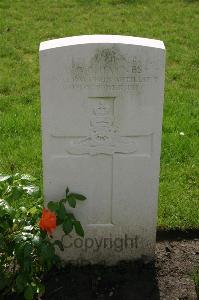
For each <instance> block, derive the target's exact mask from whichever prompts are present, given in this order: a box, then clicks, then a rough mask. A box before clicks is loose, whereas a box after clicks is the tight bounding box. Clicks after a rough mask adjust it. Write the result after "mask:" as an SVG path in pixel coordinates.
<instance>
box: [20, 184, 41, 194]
mask: <svg viewBox="0 0 199 300" xmlns="http://www.w3.org/2000/svg"><path fill="white" fill-rule="evenodd" d="M23 190H24V191H26V193H27V194H28V195H30V196H38V195H39V188H38V186H36V185H27V186H24V187H23Z"/></svg>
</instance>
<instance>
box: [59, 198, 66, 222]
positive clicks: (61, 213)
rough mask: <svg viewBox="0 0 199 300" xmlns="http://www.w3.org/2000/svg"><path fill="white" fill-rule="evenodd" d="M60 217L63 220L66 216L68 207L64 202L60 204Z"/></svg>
mask: <svg viewBox="0 0 199 300" xmlns="http://www.w3.org/2000/svg"><path fill="white" fill-rule="evenodd" d="M58 218H59V219H60V220H61V222H63V221H64V219H65V218H66V208H65V206H64V204H63V203H62V202H61V203H60V204H59V211H58Z"/></svg>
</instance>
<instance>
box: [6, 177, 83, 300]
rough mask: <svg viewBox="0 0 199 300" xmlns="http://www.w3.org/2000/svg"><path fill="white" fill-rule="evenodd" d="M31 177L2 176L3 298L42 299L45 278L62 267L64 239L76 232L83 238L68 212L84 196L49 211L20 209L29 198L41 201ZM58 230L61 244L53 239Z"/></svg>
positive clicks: (68, 196)
mask: <svg viewBox="0 0 199 300" xmlns="http://www.w3.org/2000/svg"><path fill="white" fill-rule="evenodd" d="M34 181H35V179H34V178H33V177H32V176H30V175H20V174H19V173H17V174H14V175H6V176H3V175H1V176H0V278H1V280H0V293H1V295H2V296H3V297H4V296H5V295H9V294H11V293H17V294H20V295H23V297H24V298H25V299H27V300H31V299H33V297H34V296H35V295H42V294H43V293H44V291H45V287H44V285H43V284H42V281H41V277H42V274H44V273H45V272H47V271H49V270H50V269H51V268H52V267H53V266H54V265H56V266H60V263H61V261H60V258H59V257H58V256H57V255H56V248H59V249H60V250H61V251H63V250H64V247H63V243H62V239H63V236H65V235H67V234H69V233H70V232H71V231H72V230H73V229H75V231H76V233H77V234H78V235H80V236H82V237H83V236H84V231H83V228H82V226H81V224H80V222H79V221H78V220H76V218H75V216H74V215H73V214H72V213H70V212H68V211H67V210H66V207H65V206H66V204H68V205H69V206H71V207H73V208H74V207H75V206H76V202H77V201H78V200H80V201H83V200H85V199H86V197H84V196H83V195H80V194H76V193H70V192H69V189H68V188H67V189H66V193H65V198H64V199H61V200H60V201H59V202H53V201H51V202H49V203H48V209H46V208H43V210H42V206H41V205H39V204H36V205H35V206H34V207H29V208H28V207H24V206H22V207H20V208H19V207H18V206H17V205H16V204H17V202H19V201H22V200H23V202H24V201H25V200H27V199H28V198H29V197H34V199H35V202H36V203H37V202H38V199H41V198H40V191H39V188H38V187H37V186H36V185H35V184H33V182H34ZM57 226H61V227H62V229H63V232H64V234H63V236H62V238H61V239H60V240H55V239H53V236H52V233H53V231H54V230H55V229H56V227H57Z"/></svg>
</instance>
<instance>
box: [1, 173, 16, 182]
mask: <svg viewBox="0 0 199 300" xmlns="http://www.w3.org/2000/svg"><path fill="white" fill-rule="evenodd" d="M12 177H13V176H12V175H0V182H5V181H8V180H9V179H11V178H12Z"/></svg>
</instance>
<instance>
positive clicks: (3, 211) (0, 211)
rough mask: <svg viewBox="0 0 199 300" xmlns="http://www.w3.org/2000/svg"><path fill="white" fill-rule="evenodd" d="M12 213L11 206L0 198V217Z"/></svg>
mask: <svg viewBox="0 0 199 300" xmlns="http://www.w3.org/2000/svg"><path fill="white" fill-rule="evenodd" d="M13 214H14V210H13V208H12V207H11V206H10V205H9V204H8V202H7V201H5V200H4V199H0V217H2V216H4V215H9V216H12V215H13Z"/></svg>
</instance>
